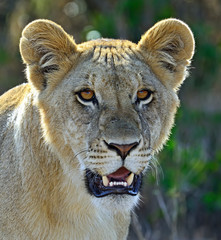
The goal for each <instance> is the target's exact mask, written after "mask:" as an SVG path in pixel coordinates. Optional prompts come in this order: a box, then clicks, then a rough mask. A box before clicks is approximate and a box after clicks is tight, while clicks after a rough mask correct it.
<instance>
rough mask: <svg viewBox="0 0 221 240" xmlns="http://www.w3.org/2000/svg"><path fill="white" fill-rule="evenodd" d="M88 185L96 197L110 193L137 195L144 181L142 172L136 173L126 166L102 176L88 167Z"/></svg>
mask: <svg viewBox="0 0 221 240" xmlns="http://www.w3.org/2000/svg"><path fill="white" fill-rule="evenodd" d="M85 175H86V178H85V180H86V186H87V188H88V191H89V192H90V193H91V194H93V195H94V196H95V197H105V196H107V195H110V194H128V195H132V196H136V195H137V194H138V192H139V190H140V187H141V183H142V173H140V174H139V175H137V174H134V173H132V172H130V171H129V170H127V169H126V168H125V167H121V168H119V169H118V170H117V171H115V172H114V173H111V174H109V175H107V176H101V175H99V174H98V173H94V172H92V171H91V170H89V169H86V174H85Z"/></svg>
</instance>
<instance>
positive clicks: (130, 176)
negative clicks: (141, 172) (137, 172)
mask: <svg viewBox="0 0 221 240" xmlns="http://www.w3.org/2000/svg"><path fill="white" fill-rule="evenodd" d="M126 180H127V184H128V186H130V185H131V184H132V182H133V180H134V173H131V174H130V175H129V176H128V177H127V178H126Z"/></svg>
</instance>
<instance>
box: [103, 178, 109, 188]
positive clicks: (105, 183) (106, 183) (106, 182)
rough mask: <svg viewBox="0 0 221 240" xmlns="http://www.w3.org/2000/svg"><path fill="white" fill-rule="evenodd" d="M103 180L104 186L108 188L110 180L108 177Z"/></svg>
mask: <svg viewBox="0 0 221 240" xmlns="http://www.w3.org/2000/svg"><path fill="white" fill-rule="evenodd" d="M102 180H103V184H104V186H105V187H107V186H108V184H109V180H108V178H107V177H106V176H102Z"/></svg>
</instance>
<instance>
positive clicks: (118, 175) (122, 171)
mask: <svg viewBox="0 0 221 240" xmlns="http://www.w3.org/2000/svg"><path fill="white" fill-rule="evenodd" d="M128 175H130V171H129V170H127V169H126V168H125V167H121V168H119V169H118V170H117V171H116V172H114V173H111V174H109V175H108V176H107V177H108V179H111V178H114V179H117V180H124V181H125V179H126V177H128Z"/></svg>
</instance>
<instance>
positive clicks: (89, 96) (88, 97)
mask: <svg viewBox="0 0 221 240" xmlns="http://www.w3.org/2000/svg"><path fill="white" fill-rule="evenodd" d="M78 96H79V97H80V98H81V99H82V100H84V101H92V100H93V99H94V97H95V93H94V91H92V90H90V89H84V90H82V91H80V92H79V93H78Z"/></svg>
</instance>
